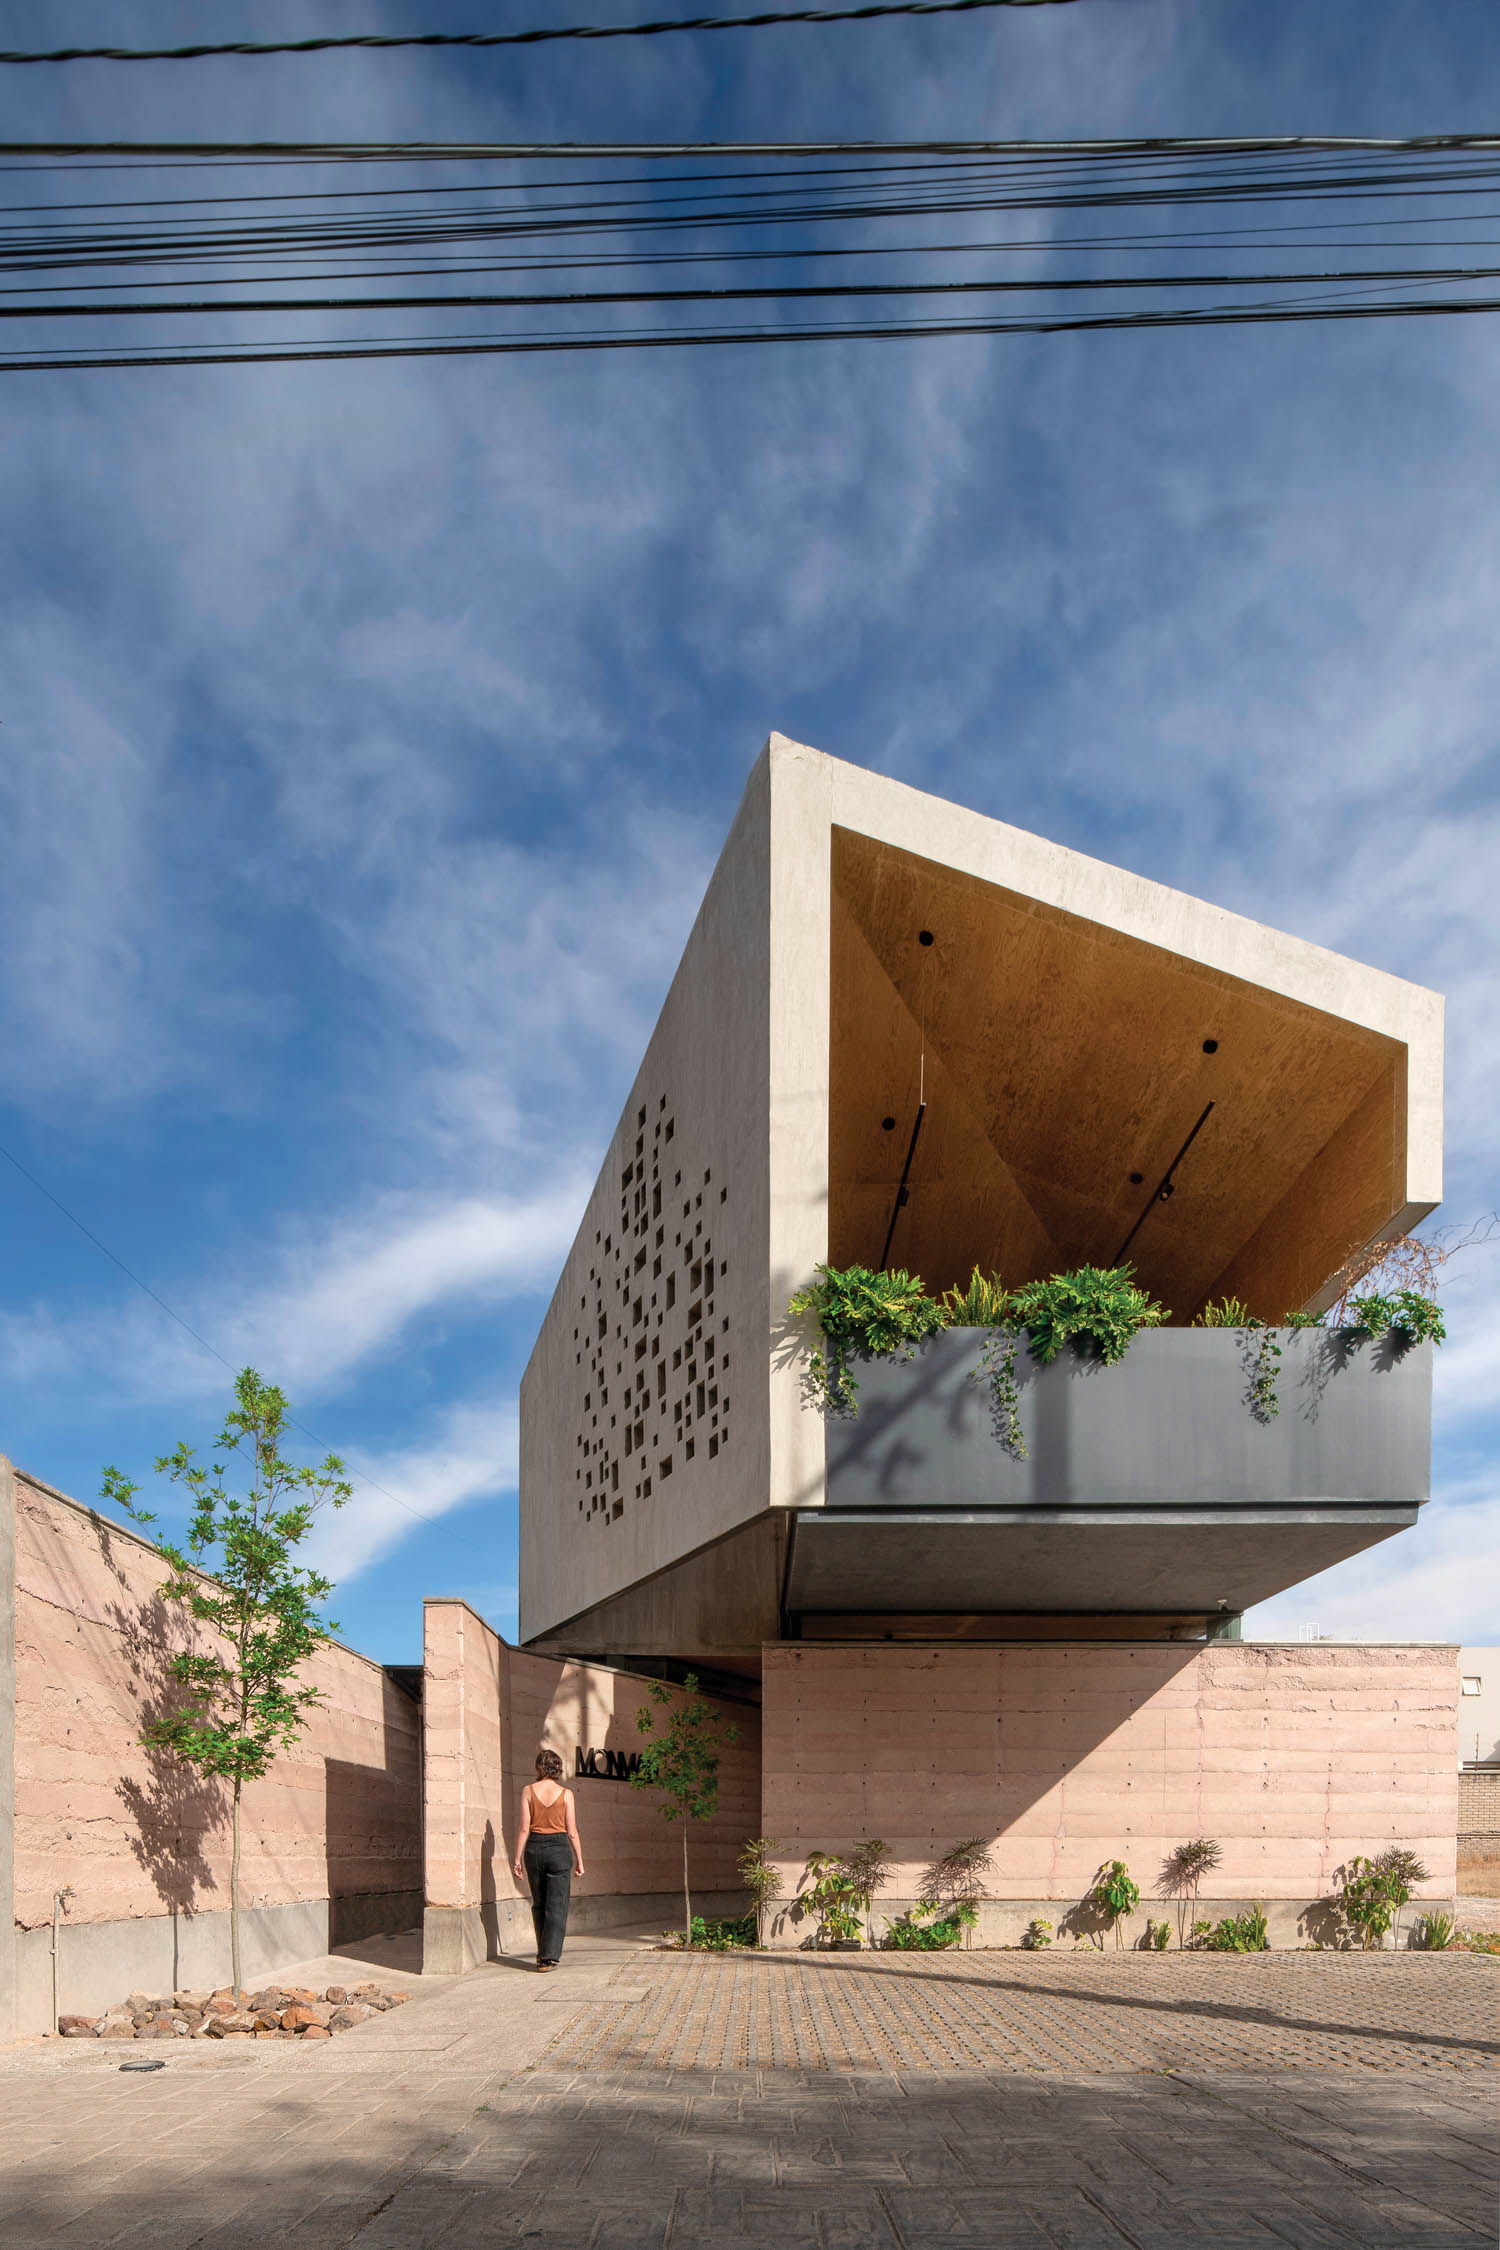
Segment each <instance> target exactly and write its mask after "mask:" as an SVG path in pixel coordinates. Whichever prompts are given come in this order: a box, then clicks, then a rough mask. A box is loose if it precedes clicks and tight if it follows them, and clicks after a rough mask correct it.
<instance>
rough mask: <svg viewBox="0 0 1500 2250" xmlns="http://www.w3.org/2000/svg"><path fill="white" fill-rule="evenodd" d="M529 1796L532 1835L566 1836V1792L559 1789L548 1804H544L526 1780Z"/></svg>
mask: <svg viewBox="0 0 1500 2250" xmlns="http://www.w3.org/2000/svg"><path fill="white" fill-rule="evenodd" d="M526 1787H527V1791H528V1793H529V1795H530V1797H531V1833H532V1835H533V1836H566V1834H567V1833H568V1792H567V1790H566V1789H559V1791H558V1793H557V1795H556V1796H555V1797H554V1798H553V1800H552V1802H551V1804H550V1805H544V1804H543V1803H542V1800H541V1798H540V1797H539V1796H538V1795H537V1793H536V1790H535V1789H534V1788H533V1787H532V1785H531V1783H530V1782H529V1781H528V1782H527V1784H526Z"/></svg>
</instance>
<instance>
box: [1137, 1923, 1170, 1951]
mask: <svg viewBox="0 0 1500 2250" xmlns="http://www.w3.org/2000/svg"><path fill="white" fill-rule="evenodd" d="M1171 1936H1172V1925H1171V1923H1170V1922H1154V1921H1153V1920H1152V1919H1151V1917H1150V1915H1149V1914H1148V1915H1147V1917H1146V1934H1145V1936H1144V1937H1143V1938H1142V1940H1141V1946H1142V1949H1143V1951H1145V1952H1147V1953H1165V1952H1166V1950H1167V1946H1168V1944H1169V1942H1170V1940H1171Z"/></svg>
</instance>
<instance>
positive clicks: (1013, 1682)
mask: <svg viewBox="0 0 1500 2250" xmlns="http://www.w3.org/2000/svg"><path fill="white" fill-rule="evenodd" d="M1455 1659H1456V1651H1455V1650H1454V1649H1452V1648H1434V1647H1414V1646H1404V1647H1392V1648H1374V1647H1364V1646H1360V1647H1354V1646H1349V1647H1338V1646H1334V1645H1331V1644H1327V1643H1314V1644H1309V1645H1307V1646H1300V1645H1299V1646H1297V1647H1289V1646H1276V1645H1265V1646H1261V1645H1256V1644H1254V1643H1248V1642H1243V1643H1237V1642H1211V1643H1208V1644H1207V1645H1204V1644H1202V1643H1199V1644H1197V1645H1191V1644H1187V1645H1181V1646H1177V1647H1164V1646H1162V1645H1161V1644H1160V1643H1152V1642H1138V1643H1134V1644H1130V1643H1114V1644H1109V1645H1094V1646H1083V1645H1080V1644H1079V1643H1077V1642H1072V1643H1069V1644H1054V1645H1051V1646H1046V1645H1042V1646H1038V1645H1031V1646H1026V1645H1011V1646H1003V1647H1002V1646H990V1647H955V1646H953V1645H952V1644H951V1643H934V1644H930V1645H928V1646H925V1647H911V1648H896V1647H872V1646H862V1647H838V1646H832V1645H828V1644H818V1643H811V1642H802V1643H796V1644H788V1645H783V1646H779V1647H774V1648H768V1649H767V1650H766V1652H765V1676H764V1711H763V1720H764V1730H765V1731H764V1741H765V1787H764V1804H763V1819H764V1822H765V1829H764V1832H765V1834H767V1835H770V1836H775V1837H777V1838H779V1839H780V1841H781V1843H782V1845H783V1846H784V1858H783V1861H782V1863H781V1864H782V1866H783V1870H784V1875H785V1881H786V1886H787V1891H788V1894H791V1892H792V1891H793V1888H794V1886H795V1884H796V1881H797V1878H798V1875H799V1874H800V1872H801V1869H802V1866H803V1863H804V1861H805V1859H806V1857H807V1854H808V1853H809V1852H812V1851H843V1850H846V1849H847V1848H848V1847H849V1846H851V1845H852V1844H854V1843H856V1842H858V1841H859V1840H860V1839H861V1838H863V1837H873V1836H879V1837H882V1838H884V1839H885V1841H886V1843H887V1845H888V1847H889V1850H890V1856H891V1859H892V1861H893V1863H894V1868H893V1874H892V1878H891V1883H890V1887H889V1891H888V1893H887V1894H885V1895H884V1896H883V1898H882V1899H881V1901H880V1902H879V1908H878V1912H879V1913H884V1914H887V1915H894V1914H895V1913H896V1912H897V1911H898V1909H899V1908H900V1907H901V1906H903V1905H905V1904H908V1903H910V1901H911V1900H912V1899H914V1898H916V1897H918V1896H919V1895H920V1894H921V1890H922V1871H923V1869H924V1868H926V1867H927V1866H928V1865H930V1863H931V1862H932V1861H933V1860H934V1859H936V1858H937V1857H938V1855H939V1854H940V1853H942V1852H943V1851H945V1850H947V1849H948V1847H949V1846H950V1845H952V1844H953V1843H955V1842H956V1841H958V1840H959V1839H960V1838H964V1837H971V1836H982V1837H985V1838H986V1839H990V1840H992V1863H993V1872H992V1874H991V1875H990V1877H989V1878H988V1881H987V1888H988V1890H989V1892H990V1894H991V1896H990V1898H989V1899H988V1900H987V1901H986V1903H985V1904H984V1906H983V1907H982V1908H981V1922H980V1927H979V1930H978V1931H977V1932H976V1940H977V1942H981V1943H990V1944H1012V1945H1013V1944H1016V1943H1018V1942H1019V1940H1020V1938H1021V1935H1022V1932H1023V1931H1024V1929H1025V1926H1026V1924H1027V1922H1028V1921H1029V1920H1030V1919H1031V1917H1032V1915H1034V1914H1045V1915H1047V1916H1048V1917H1049V1919H1051V1920H1052V1921H1053V1922H1054V1924H1056V1925H1058V1928H1059V1932H1060V1937H1061V1941H1062V1942H1064V1943H1066V1942H1067V1940H1068V1936H1069V1934H1070V1928H1071V1931H1072V1933H1073V1934H1083V1933H1085V1932H1086V1931H1087V1930H1088V1929H1089V1927H1090V1923H1089V1920H1088V1917H1087V1916H1086V1915H1084V1916H1082V1917H1077V1910H1078V1909H1079V1907H1080V1906H1081V1904H1082V1902H1083V1900H1084V1899H1085V1897H1086V1895H1087V1893H1088V1891H1089V1889H1090V1887H1091V1885H1092V1883H1093V1881H1094V1877H1095V1874H1096V1872H1097V1870H1098V1868H1099V1866H1100V1863H1101V1862H1102V1861H1104V1860H1108V1859H1115V1858H1119V1859H1123V1860H1125V1861H1126V1863H1127V1865H1128V1866H1129V1868H1130V1871H1131V1873H1132V1875H1133V1876H1134V1877H1135V1880H1136V1881H1137V1882H1138V1883H1139V1885H1140V1888H1141V1892H1142V1901H1141V1909H1140V1912H1139V1914H1138V1915H1137V1916H1136V1917H1135V1919H1134V1923H1133V1925H1131V1926H1128V1927H1127V1932H1126V1942H1127V1943H1130V1942H1133V1940H1134V1938H1135V1937H1136V1936H1138V1935H1139V1934H1140V1932H1141V1931H1142V1930H1143V1929H1144V1926H1145V1920H1146V1917H1147V1915H1148V1913H1154V1914H1155V1915H1156V1916H1157V1917H1158V1918H1159V1919H1160V1918H1162V1917H1163V1915H1164V1914H1165V1912H1166V1909H1165V1908H1164V1906H1163V1905H1162V1904H1161V1903H1160V1902H1159V1900H1158V1899H1157V1898H1156V1897H1155V1896H1154V1895H1153V1893H1154V1887H1155V1881H1156V1876H1157V1872H1158V1870H1159V1868H1160V1866H1161V1863H1162V1861H1163V1860H1164V1858H1165V1857H1166V1855H1167V1853H1168V1852H1170V1851H1171V1850H1172V1849H1173V1848H1174V1846H1176V1845H1178V1844H1180V1843H1183V1842H1184V1841H1186V1840H1187V1839H1188V1838H1190V1837H1198V1836H1211V1837H1215V1838H1217V1839H1218V1841H1219V1842H1220V1843H1221V1844H1222V1846H1223V1849H1224V1857H1223V1863H1222V1865H1221V1867H1220V1868H1219V1870H1218V1872H1217V1873H1216V1874H1215V1876H1214V1877H1213V1878H1212V1885H1213V1888H1212V1895H1211V1896H1210V1894H1209V1892H1208V1891H1207V1890H1205V1894H1204V1897H1203V1899H1202V1901H1201V1902H1200V1906H1199V1912H1200V1913H1201V1914H1204V1915H1212V1916H1214V1917H1217V1915H1219V1914H1221V1913H1227V1912H1231V1911H1236V1912H1237V1911H1240V1910H1241V1909H1242V1908H1243V1907H1244V1906H1246V1905H1248V1904H1249V1903H1250V1902H1251V1901H1252V1900H1257V1899H1258V1900H1260V1901H1261V1902H1262V1903H1263V1904H1264V1905H1265V1906H1266V1908H1267V1912H1268V1917H1269V1919H1270V1922H1271V1931H1272V1941H1273V1943H1275V1944H1281V1945H1288V1944H1289V1945H1296V1944H1299V1943H1301V1944H1305V1943H1307V1942H1309V1941H1310V1940H1311V1939H1313V1938H1316V1937H1318V1936H1326V1935H1328V1934H1329V1931H1330V1927H1331V1923H1330V1917H1329V1914H1328V1911H1327V1907H1326V1904H1325V1905H1324V1906H1323V1907H1322V1908H1321V1909H1320V1906H1319V1902H1320V1901H1323V1902H1326V1901H1327V1899H1328V1896H1329V1893H1330V1892H1331V1891H1332V1890H1333V1889H1334V1888H1335V1887H1336V1870H1337V1869H1338V1868H1339V1867H1340V1866H1341V1865H1342V1864H1343V1863H1344V1862H1345V1861H1346V1860H1347V1859H1348V1857H1349V1856H1350V1854H1351V1853H1354V1852H1366V1853H1370V1854H1373V1853H1375V1852H1377V1851H1379V1850H1380V1849H1382V1848H1383V1847H1384V1846H1385V1845H1387V1844H1391V1843H1398V1844H1404V1845H1406V1846H1408V1847H1410V1848H1411V1849H1412V1850H1414V1851H1416V1852H1418V1853H1419V1854H1420V1855H1421V1856H1422V1858H1423V1859H1424V1860H1425V1861H1426V1863H1427V1865H1428V1866H1429V1867H1430V1869H1431V1870H1432V1880H1431V1882H1430V1883H1428V1884H1426V1885H1424V1886H1423V1891H1422V1895H1423V1897H1424V1898H1427V1899H1430V1900H1434V1901H1444V1902H1447V1901H1451V1900H1452V1898H1453V1896H1454V1891H1455V1882H1456V1866H1455V1851H1454V1835H1455V1828H1456V1821H1457V1776H1456V1775H1455V1773H1454V1770H1453V1765H1452V1758H1451V1753H1450V1744H1451V1741H1452V1726H1453V1711H1454V1705H1455V1702H1456V1698H1457V1687H1458V1671H1457V1664H1456V1660H1455ZM1070 1914H1072V1915H1074V1916H1075V1919H1074V1921H1073V1922H1072V1924H1071V1925H1068V1923H1067V1917H1068V1916H1069V1915H1070ZM878 1927H879V1923H878V1921H877V1928H878ZM808 1929H809V1925H808V1924H807V1923H806V1922H805V1921H799V1919H798V1918H797V1917H796V1916H795V1914H794V1913H792V1912H788V1911H785V1910H784V1911H783V1912H782V1914H781V1915H780V1917H779V1919H778V1927H777V1931H776V1938H777V1942H779V1943H782V1944H799V1943H801V1942H802V1941H803V1940H804V1939H805V1938H806V1936H807V1934H808Z"/></svg>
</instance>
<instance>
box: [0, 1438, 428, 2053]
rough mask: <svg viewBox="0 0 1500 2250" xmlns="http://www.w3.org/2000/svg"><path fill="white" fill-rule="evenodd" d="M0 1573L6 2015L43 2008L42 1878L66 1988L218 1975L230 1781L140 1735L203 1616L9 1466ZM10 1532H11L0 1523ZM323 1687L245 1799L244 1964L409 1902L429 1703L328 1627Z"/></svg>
mask: <svg viewBox="0 0 1500 2250" xmlns="http://www.w3.org/2000/svg"><path fill="white" fill-rule="evenodd" d="M6 1496H9V1500H10V1507H9V1512H8V1515H7V1516H6V1517H5V1520H6V1521H7V1522H8V1523H9V1524H10V1525H11V1526H12V1527H13V1539H14V1559H13V1566H12V1568H11V1569H10V1570H9V1571H7V1572H6V1573H5V1574H4V1576H3V1577H0V1662H3V1649H4V1645H5V1640H6V1637H7V1636H12V1637H13V1646H14V1650H15V1657H14V1678H15V1689H14V1697H13V1699H7V1702H6V1710H7V1714H8V1715H10V1718H11V1727H12V1734H11V1737H10V1741H9V1745H8V1747H9V1755H8V1756H7V1757H4V1758H3V1759H0V1846H3V1845H4V1844H5V1843H6V1841H7V1839H6V1836H5V1828H4V1807H5V1802H6V1792H7V1791H8V1792H9V1793H10V1799H11V1802H12V1804H13V1808H14V1810H13V1823H12V1828H11V1834H10V1837H9V1840H8V1841H9V1849H7V1850H4V1851H3V1854H0V1860H3V1875H0V1880H4V1881H8V1882H9V1883H10V1885H11V1887H12V1898H11V1913H10V1914H9V1915H6V1916H5V1917H4V1924H5V1934H6V1935H7V1936H8V1938H9V1940H10V1945H11V1948H12V1949H13V1953H12V1959H11V1961H10V1962H9V1963H8V1964H5V1965H6V1966H8V1968H9V1972H10V1973H9V1975H8V1977H7V1980H6V1983H5V1986H4V1989H3V1992H0V2007H3V2008H4V2009H5V2010H6V2011H8V2022H9V2026H10V2027H13V2028H14V2029H16V2030H23V2031H25V2030H39V2029H43V2028H45V2026H46V2025H47V2023H49V2022H50V2020H51V2011H52V1961H51V1944H52V1933H51V1924H52V1914H53V1894H54V1892H56V1891H58V1890H60V1889H61V1888H62V1887H63V1886H65V1885H67V1886H71V1889H72V1892H73V1896H72V1897H71V1898H70V1899H69V1900H68V1901H67V1902H66V1905H65V1908H64V1910H63V1911H62V1913H61V1915H60V1929H59V1957H58V2000H59V2005H60V2007H61V2008H62V2009H64V2010H70V2009H72V2010H79V2011H81V2012H91V2011H93V2010H95V2009H97V2008H99V2007H101V2006H103V2005H105V2004H107V2003H108V2002H110V2001H113V2000H118V1999H120V1998H122V1997H123V1996H124V1995H125V1993H126V1992H128V1991H131V1990H152V1991H159V1990H163V1989H172V1988H173V1987H175V1986H178V1985H183V1984H196V1983H208V1984H216V1983H219V1982H222V1981H223V1979H224V1978H225V1977H226V1976H227V1974H228V1969H229V1934H228V1914H227V1903H228V1880H229V1829H228V1808H227V1799H226V1796H225V1793H224V1791H223V1789H222V1788H221V1787H220V1785H218V1784H217V1783H212V1782H207V1781H203V1780H200V1779H198V1778H197V1777H195V1776H194V1775H192V1774H191V1773H190V1772H189V1771H188V1770H187V1769H186V1768H183V1767H182V1766H180V1765H179V1764H178V1763H177V1761H176V1760H174V1759H171V1758H168V1757H165V1756H163V1755H160V1754H158V1753H154V1752H151V1751H149V1750H147V1749H145V1748H143V1747H142V1745H141V1743H140V1740H139V1736H140V1730H141V1726H142V1724H143V1722H144V1721H146V1720H147V1719H148V1718H150V1717H151V1716H152V1715H153V1714H154V1713H155V1712H157V1711H159V1710H162V1709H165V1708H167V1707H169V1705H170V1699H171V1695H172V1682H171V1680H170V1676H169V1672H168V1665H169V1663H170V1660H171V1657H172V1655H173V1653H174V1652H175V1651H176V1650H177V1649H178V1648H180V1647H183V1646H185V1645H187V1641H188V1637H189V1636H190V1635H191V1634H192V1633H193V1632H194V1631H195V1630H196V1629H195V1628H194V1627H193V1625H192V1621H191V1620H190V1619H189V1618H188V1617H187V1615H186V1613H185V1612H184V1611H183V1610H182V1608H181V1607H180V1605H178V1604H175V1603H163V1602H162V1601H161V1599H160V1597H159V1593H158V1589H159V1587H160V1585H161V1582H162V1579H163V1577H164V1575H165V1566H164V1564H163V1562H162V1558H161V1556H160V1554H159V1553H158V1552H157V1550H156V1549H155V1548H154V1547H153V1546H152V1545H151V1543H150V1542H149V1541H148V1540H147V1539H145V1538H144V1537H142V1535H141V1534H140V1533H139V1532H137V1531H135V1530H133V1529H130V1528H128V1527H126V1526H124V1525H121V1524H118V1523H112V1522H110V1521H109V1520H108V1519H107V1518H105V1517H104V1516H102V1515H99V1514H98V1513H96V1512H95V1511H94V1510H93V1509H90V1508H85V1507H82V1506H80V1505H79V1503H78V1502H76V1501H73V1500H70V1499H69V1498H68V1497H67V1496H66V1495H65V1494H63V1493H59V1492H55V1491H53V1490H52V1489H51V1488H50V1487H48V1486H46V1485H44V1484H42V1483H40V1482H39V1481H38V1480H36V1479H34V1478H32V1477H29V1476H27V1475H26V1474H25V1472H23V1471H20V1470H12V1469H11V1468H10V1466H9V1464H5V1465H4V1468H3V1477H0V1503H3V1502H4V1500H5V1498H6ZM0 1546H3V1540H0ZM307 1676H308V1679H309V1681H310V1682H311V1684H313V1685H315V1686H316V1687H318V1688H319V1689H320V1690H321V1691H322V1693H323V1696H324V1698H325V1700H324V1702H323V1704H322V1705H321V1706H320V1707H319V1708H318V1709H316V1710H315V1711H314V1713H313V1716H312V1719H311V1722H310V1724H309V1726H308V1729H307V1731H306V1733H305V1734H304V1735H303V1737H302V1739H301V1741H300V1742H299V1744H298V1746H297V1748H296V1750H295V1751H294V1752H291V1753H288V1754H286V1755H284V1756H282V1757H280V1758H278V1759H277V1761H276V1763H275V1765H274V1766H273V1767H272V1769H271V1771H270V1773H269V1774H268V1775H267V1776H266V1777H265V1778H264V1779H263V1780H261V1781H259V1782H255V1783H252V1784H250V1785H249V1786H248V1787H247V1789H246V1791H245V1796H244V1802H243V1808H242V1826H243V1851H242V1866H241V1900H242V1924H243V1936H244V1955H245V1969H246V1973H247V1974H248V1975H251V1976H255V1975H258V1974H260V1973H261V1972H262V1971H264V1970H267V1969H270V1968H271V1967H273V1966H274V1965H275V1964H277V1963H284V1962H286V1961H288V1960H297V1959H311V1958H313V1957H315V1956H316V1955H317V1954H319V1953H322V1952H326V1950H327V1949H328V1946H329V1945H330V1944H331V1943H337V1942H341V1941H342V1940H344V1939H346V1938H355V1937H359V1936H365V1935H370V1934H372V1933H373V1932H376V1931H379V1930H398V1929H409V1928H411V1927H413V1926H414V1925H415V1924H416V1923H417V1922H418V1921H419V1919H420V1916H421V1903H422V1887H421V1886H422V1855H421V1806H420V1794H419V1774H420V1763H421V1714H420V1711H419V1708H418V1706H417V1704H416V1703H415V1702H414V1701H413V1700H412V1698H411V1697H410V1696H408V1695H406V1694H405V1693H403V1692H402V1690H401V1689H400V1688H399V1687H397V1686H396V1684H395V1683H394V1682H393V1681H392V1680H391V1678H390V1677H389V1676H388V1675H387V1674H386V1672H385V1671H384V1670H383V1669H382V1667H381V1666H380V1665H379V1664H375V1663H372V1662H371V1661H370V1660H369V1659H368V1658H366V1657H363V1656H359V1655H356V1654H355V1653H354V1651H353V1650H351V1649H347V1648H344V1647H342V1646H340V1645H338V1644H337V1643H331V1644H329V1645H328V1646H327V1647H325V1648H323V1649H322V1650H320V1651H319V1653H318V1655H317V1656H316V1657H315V1658H314V1659H313V1661H312V1663H311V1664H310V1665H309V1666H308V1670H307Z"/></svg>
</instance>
